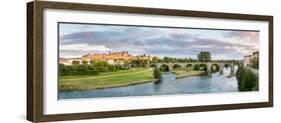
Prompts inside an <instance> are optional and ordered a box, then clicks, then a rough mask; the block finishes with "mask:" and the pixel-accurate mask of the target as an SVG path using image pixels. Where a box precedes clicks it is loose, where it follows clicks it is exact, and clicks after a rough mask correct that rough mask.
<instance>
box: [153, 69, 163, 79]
mask: <svg viewBox="0 0 281 123" xmlns="http://www.w3.org/2000/svg"><path fill="white" fill-rule="evenodd" d="M153 76H154V78H156V79H161V76H162V73H161V71H160V70H159V69H158V68H155V69H154V71H153Z"/></svg>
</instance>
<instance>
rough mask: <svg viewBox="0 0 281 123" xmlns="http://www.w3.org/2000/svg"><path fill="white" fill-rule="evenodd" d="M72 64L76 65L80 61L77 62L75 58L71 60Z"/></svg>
mask: <svg viewBox="0 0 281 123" xmlns="http://www.w3.org/2000/svg"><path fill="white" fill-rule="evenodd" d="M72 64H73V65H78V64H80V62H79V61H76V60H73V61H72Z"/></svg>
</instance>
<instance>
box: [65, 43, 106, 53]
mask: <svg viewBox="0 0 281 123" xmlns="http://www.w3.org/2000/svg"><path fill="white" fill-rule="evenodd" d="M60 50H62V51H65V50H71V51H88V52H91V51H103V52H107V51H110V50H111V49H109V48H107V47H105V46H104V45H89V44H85V43H82V44H67V45H60Z"/></svg>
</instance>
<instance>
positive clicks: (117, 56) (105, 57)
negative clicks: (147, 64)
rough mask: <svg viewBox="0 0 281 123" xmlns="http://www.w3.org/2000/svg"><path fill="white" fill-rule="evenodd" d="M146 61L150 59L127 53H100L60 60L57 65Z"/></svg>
mask: <svg viewBox="0 0 281 123" xmlns="http://www.w3.org/2000/svg"><path fill="white" fill-rule="evenodd" d="M138 59H140V60H147V61H151V60H152V57H151V56H149V55H145V54H144V55H139V56H133V55H130V54H129V52H128V51H122V52H109V53H101V54H90V53H88V54H86V55H83V56H82V58H60V59H59V63H60V64H64V65H71V64H72V61H79V63H82V62H86V63H88V64H89V63H90V62H91V61H93V60H102V61H106V62H107V63H109V64H121V65H122V64H124V61H128V62H129V61H132V60H138Z"/></svg>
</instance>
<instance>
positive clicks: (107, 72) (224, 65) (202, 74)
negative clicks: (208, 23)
mask: <svg viewBox="0 0 281 123" xmlns="http://www.w3.org/2000/svg"><path fill="white" fill-rule="evenodd" d="M58 42H59V50H58V51H59V53H58V59H59V60H58V99H59V100H61V99H81V98H109V97H129V96H157V95H158V96H159V95H163V96H164V95H180V94H210V93H241V92H249V91H259V44H260V43H259V31H256V30H230V29H207V28H188V27H157V26H137V25H113V24H94V23H93V24H89V23H67V22H59V23H58Z"/></svg>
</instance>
